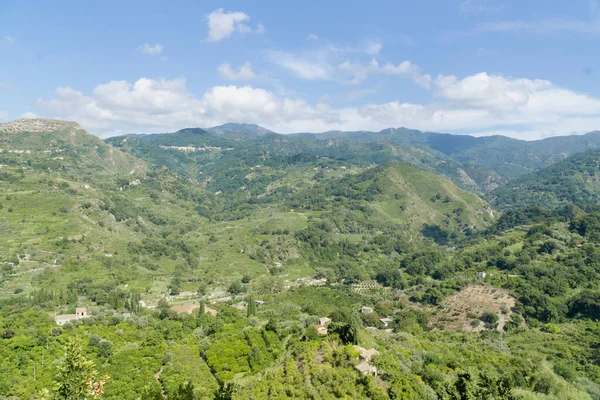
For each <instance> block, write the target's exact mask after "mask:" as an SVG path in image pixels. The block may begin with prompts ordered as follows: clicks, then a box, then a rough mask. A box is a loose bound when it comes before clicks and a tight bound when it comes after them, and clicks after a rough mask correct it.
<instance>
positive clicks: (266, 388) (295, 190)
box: [0, 120, 600, 400]
mask: <svg viewBox="0 0 600 400" xmlns="http://www.w3.org/2000/svg"><path fill="white" fill-rule="evenodd" d="M0 135H1V136H0V137H1V139H2V141H1V142H0V149H1V150H2V151H0V166H1V167H0V227H1V229H2V235H0V367H1V368H0V397H2V396H4V397H7V398H25V399H28V398H36V399H37V398H40V399H53V398H60V396H61V394H60V388H61V387H62V388H64V387H65V384H66V383H67V382H68V385H69V387H70V388H71V389H72V390H82V391H85V392H88V393H89V392H90V391H91V389H90V388H93V389H94V390H93V391H94V392H95V393H93V397H96V398H104V399H126V400H129V399H131V400H138V399H157V400H158V399H164V398H167V399H180V400H181V399H186V400H187V399H192V400H193V399H208V400H212V399H249V398H257V399H258V398H300V399H315V398H319V399H335V398H376V399H382V400H386V399H399V398H401V399H415V400H416V399H431V400H433V399H460V398H474V399H538V398H539V399H572V400H576V399H585V400H588V399H597V398H598V394H599V393H600V368H599V367H598V360H599V359H600V355H599V354H598V351H597V349H598V332H600V327H599V325H598V321H599V320H600V299H599V298H598V295H597V293H598V288H599V283H598V282H599V281H600V277H599V276H598V272H597V268H596V267H595V266H596V265H597V264H598V263H599V262H600V251H599V250H598V249H599V246H600V222H599V221H600V217H599V215H597V214H596V213H594V212H593V210H592V209H587V208H586V209H585V210H584V209H581V208H579V207H577V206H576V205H573V204H567V205H566V206H565V207H562V208H560V209H558V210H555V211H549V210H544V209H541V208H536V207H529V208H525V209H521V208H518V207H517V206H515V207H511V209H508V210H506V211H505V212H504V213H502V214H500V216H499V217H498V216H497V215H496V213H495V212H493V211H492V209H491V208H490V207H489V206H488V204H487V203H486V202H485V201H484V200H482V199H481V198H480V197H478V196H477V195H476V194H474V193H472V192H469V191H466V190H464V189H462V188H460V187H459V186H457V185H456V184H455V183H453V181H452V180H451V179H449V177H448V175H447V174H444V175H440V174H435V173H434V172H432V170H433V171H443V170H444V169H443V168H442V167H441V165H442V164H441V163H442V162H443V163H447V164H445V165H446V166H452V167H454V166H456V165H457V164H454V161H452V160H450V161H448V160H445V161H440V160H442V159H443V158H440V156H439V155H434V152H433V151H432V152H429V151H426V150H423V149H421V148H418V147H416V146H412V147H411V146H406V145H402V146H397V145H394V144H389V143H388V144H386V145H384V144H381V143H374V142H368V143H362V142H351V141H344V140H341V139H323V140H311V139H305V138H304V139H299V138H293V137H288V136H283V135H277V134H272V133H266V134H264V135H261V136H258V137H254V136H248V135H246V136H243V135H239V134H232V135H218V136H217V135H213V134H211V133H208V132H206V131H204V130H199V129H186V130H182V131H179V132H177V133H173V134H165V135H144V136H137V137H120V138H113V139H111V140H109V141H108V143H104V142H102V141H100V140H99V139H97V138H95V137H94V136H91V135H88V134H87V133H85V132H84V131H83V130H81V128H80V127H79V126H77V125H74V124H72V123H63V122H60V121H46V120H30V121H19V122H17V123H11V124H7V125H0ZM386 146H389V147H386ZM369 149H371V150H372V151H371V150H370V152H369V151H367V150H369ZM382 149H383V150H382ZM385 149H387V150H385ZM394 149H395V150H394ZM388 151H389V153H388ZM395 151H397V153H394V152H395ZM361 152H364V154H362V153H361ZM438 153H439V152H438ZM438 153H435V154H438ZM382 154H391V155H392V156H394V157H398V159H405V158H406V159H405V160H406V161H408V162H409V163H410V164H416V165H420V166H423V168H418V167H416V166H415V165H409V164H407V163H398V162H390V161H394V160H396V158H394V157H392V156H390V157H389V158H381V159H379V158H378V157H381V155H382ZM585 154H588V153H584V155H585ZM371 157H374V158H376V159H377V160H378V161H377V162H372V161H369V160H370V158H371ZM429 157H430V158H429ZM582 157H583V156H582ZM574 158H575V157H574ZM584 158H585V157H584ZM419 160H420V161H419ZM423 160H425V161H423ZM427 160H430V161H431V162H429V161H427ZM568 160H569V159H568ZM379 163H381V165H375V166H373V165H371V164H379ZM575 164H576V165H577V167H576V168H575V167H574V168H573V169H574V170H580V169H581V166H582V165H587V166H589V165H592V163H591V161H589V160H588V161H581V162H579V163H575ZM425 167H427V168H425ZM444 168H445V167H444ZM585 170H586V171H588V172H589V169H585ZM554 175H555V176H556V174H554ZM556 184H557V185H558V186H560V185H564V184H565V182H562V181H557V183H556ZM557 190H558V189H557ZM82 307H85V308H86V312H87V316H86V317H84V318H79V319H71V320H69V321H68V322H66V323H64V324H63V325H58V324H57V323H56V322H55V320H54V316H55V314H67V315H71V314H73V315H74V313H75V311H76V309H77V308H79V309H81V308H82ZM80 311H81V310H80ZM357 346H358V347H357ZM65 354H66V356H65ZM90 362H92V363H90ZM73 369H85V371H86V374H73V373H72V372H71V371H73ZM77 377H83V378H85V379H83V378H82V379H76V378H77ZM90 396H91V397H92V395H90ZM64 397H65V396H63V398H64ZM66 397H69V396H66Z"/></svg>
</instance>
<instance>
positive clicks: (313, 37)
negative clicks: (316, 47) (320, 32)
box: [306, 33, 319, 40]
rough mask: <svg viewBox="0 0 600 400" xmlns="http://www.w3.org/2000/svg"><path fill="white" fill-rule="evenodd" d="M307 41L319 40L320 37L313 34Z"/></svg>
mask: <svg viewBox="0 0 600 400" xmlns="http://www.w3.org/2000/svg"><path fill="white" fill-rule="evenodd" d="M306 40H319V37H318V36H317V35H315V34H314V33H311V34H309V35H308V36H307V37H306Z"/></svg>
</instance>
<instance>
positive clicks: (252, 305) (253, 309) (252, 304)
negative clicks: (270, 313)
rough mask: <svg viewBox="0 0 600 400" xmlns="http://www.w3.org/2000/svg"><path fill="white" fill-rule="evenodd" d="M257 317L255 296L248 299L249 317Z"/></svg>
mask: <svg viewBox="0 0 600 400" xmlns="http://www.w3.org/2000/svg"><path fill="white" fill-rule="evenodd" d="M253 315H256V302H255V301H254V296H250V297H249V298H248V315H247V317H251V316H253Z"/></svg>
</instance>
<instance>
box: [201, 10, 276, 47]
mask: <svg viewBox="0 0 600 400" xmlns="http://www.w3.org/2000/svg"><path fill="white" fill-rule="evenodd" d="M206 19H207V21H208V39H207V40H208V41H209V42H218V41H221V40H223V39H226V38H228V37H230V36H231V35H233V34H234V33H235V32H238V33H241V34H245V33H257V34H262V33H264V31H265V27H264V26H263V25H262V24H260V23H259V24H258V25H256V28H254V29H252V28H251V27H250V26H249V25H246V24H244V22H246V21H248V20H250V17H249V16H248V15H247V14H246V13H243V12H241V11H230V12H224V11H223V9H222V8H218V9H216V10H214V11H213V12H211V13H210V14H208V15H207V16H206Z"/></svg>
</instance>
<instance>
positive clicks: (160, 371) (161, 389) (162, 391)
mask: <svg viewBox="0 0 600 400" xmlns="http://www.w3.org/2000/svg"><path fill="white" fill-rule="evenodd" d="M163 369H164V367H160V369H159V370H158V371H157V372H156V373H155V374H154V379H156V382H158V384H159V385H160V394H161V395H162V397H163V399H166V398H167V394H166V393H165V388H164V386H163V385H162V382H161V381H160V376H161V375H162V373H163Z"/></svg>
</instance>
